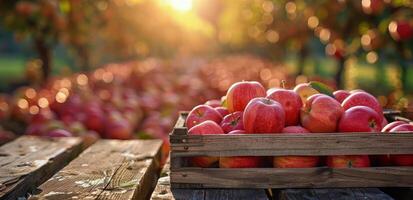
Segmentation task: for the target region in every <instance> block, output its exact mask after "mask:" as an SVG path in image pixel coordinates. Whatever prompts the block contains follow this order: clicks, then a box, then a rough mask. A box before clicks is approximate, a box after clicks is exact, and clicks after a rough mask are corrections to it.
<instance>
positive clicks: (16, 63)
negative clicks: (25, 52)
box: [0, 55, 69, 91]
mask: <svg viewBox="0 0 413 200" xmlns="http://www.w3.org/2000/svg"><path fill="white" fill-rule="evenodd" d="M28 60H30V59H29V58H25V57H19V56H5V55H0V91H7V90H8V89H10V87H12V85H16V84H17V85H18V84H19V83H24V82H25V70H26V62H27V61H28ZM53 63H54V67H53V70H52V74H59V72H60V70H61V68H62V67H64V66H69V65H68V63H67V61H65V60H64V59H60V58H54V60H53Z"/></svg>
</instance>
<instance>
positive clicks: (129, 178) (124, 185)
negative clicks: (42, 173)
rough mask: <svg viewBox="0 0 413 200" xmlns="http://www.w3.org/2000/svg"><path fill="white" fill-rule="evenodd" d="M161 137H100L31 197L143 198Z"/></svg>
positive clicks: (153, 178) (154, 174)
mask: <svg viewBox="0 0 413 200" xmlns="http://www.w3.org/2000/svg"><path fill="white" fill-rule="evenodd" d="M161 145H162V141H161V140H129V141H120V140H101V141H98V142H97V143H96V144H94V145H92V146H91V147H90V148H89V149H87V150H86V151H85V152H83V153H82V154H81V155H80V156H79V157H78V158H76V159H75V160H74V161H73V162H71V163H70V164H69V165H68V166H66V167H65V168H63V169H62V170H61V171H60V172H59V173H57V174H56V175H55V176H53V178H52V179H50V180H49V181H47V182H46V183H44V184H43V185H41V186H40V187H39V190H41V193H40V194H38V195H35V196H33V197H32V198H31V199H70V198H72V199H146V198H147V197H148V196H149V194H150V192H151V191H152V189H153V187H154V186H155V184H156V180H157V178H158V173H159V162H160V158H161V157H160V156H161V155H160V152H161Z"/></svg>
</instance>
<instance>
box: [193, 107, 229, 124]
mask: <svg viewBox="0 0 413 200" xmlns="http://www.w3.org/2000/svg"><path fill="white" fill-rule="evenodd" d="M206 120H211V121H214V122H216V123H217V124H219V123H221V120H222V116H221V114H220V113H219V112H218V111H216V110H215V109H214V108H212V107H211V106H208V105H199V106H196V107H195V108H193V109H192V110H191V112H189V114H188V117H187V118H186V127H187V128H188V129H190V128H192V127H194V126H195V125H197V124H200V123H201V122H204V121H206Z"/></svg>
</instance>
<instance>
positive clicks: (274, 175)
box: [171, 167, 413, 188]
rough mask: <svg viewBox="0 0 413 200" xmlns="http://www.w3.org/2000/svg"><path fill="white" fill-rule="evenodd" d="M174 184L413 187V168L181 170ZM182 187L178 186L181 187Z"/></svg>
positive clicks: (277, 186) (172, 180)
mask: <svg viewBox="0 0 413 200" xmlns="http://www.w3.org/2000/svg"><path fill="white" fill-rule="evenodd" d="M171 183H172V184H173V185H177V186H178V187H180V186H181V185H180V184H187V185H188V184H189V186H191V187H193V188H196V187H203V188H328V187H337V188H342V187H412V186H413V167H371V168H337V169H336V168H334V169H332V168H327V167H318V168H302V169H278V168H251V169H236V170H234V169H220V168H195V167H192V168H191V167H189V168H180V169H174V171H173V172H172V173H171ZM177 183H178V184H177Z"/></svg>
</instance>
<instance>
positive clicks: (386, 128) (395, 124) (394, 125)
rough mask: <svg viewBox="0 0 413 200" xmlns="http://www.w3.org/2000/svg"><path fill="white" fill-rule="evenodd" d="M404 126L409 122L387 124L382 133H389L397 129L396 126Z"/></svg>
mask: <svg viewBox="0 0 413 200" xmlns="http://www.w3.org/2000/svg"><path fill="white" fill-rule="evenodd" d="M402 124H407V122H404V121H394V122H391V123H389V124H387V125H386V126H384V127H383V129H381V132H389V131H390V130H391V129H393V128H395V127H396V126H399V125H402Z"/></svg>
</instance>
